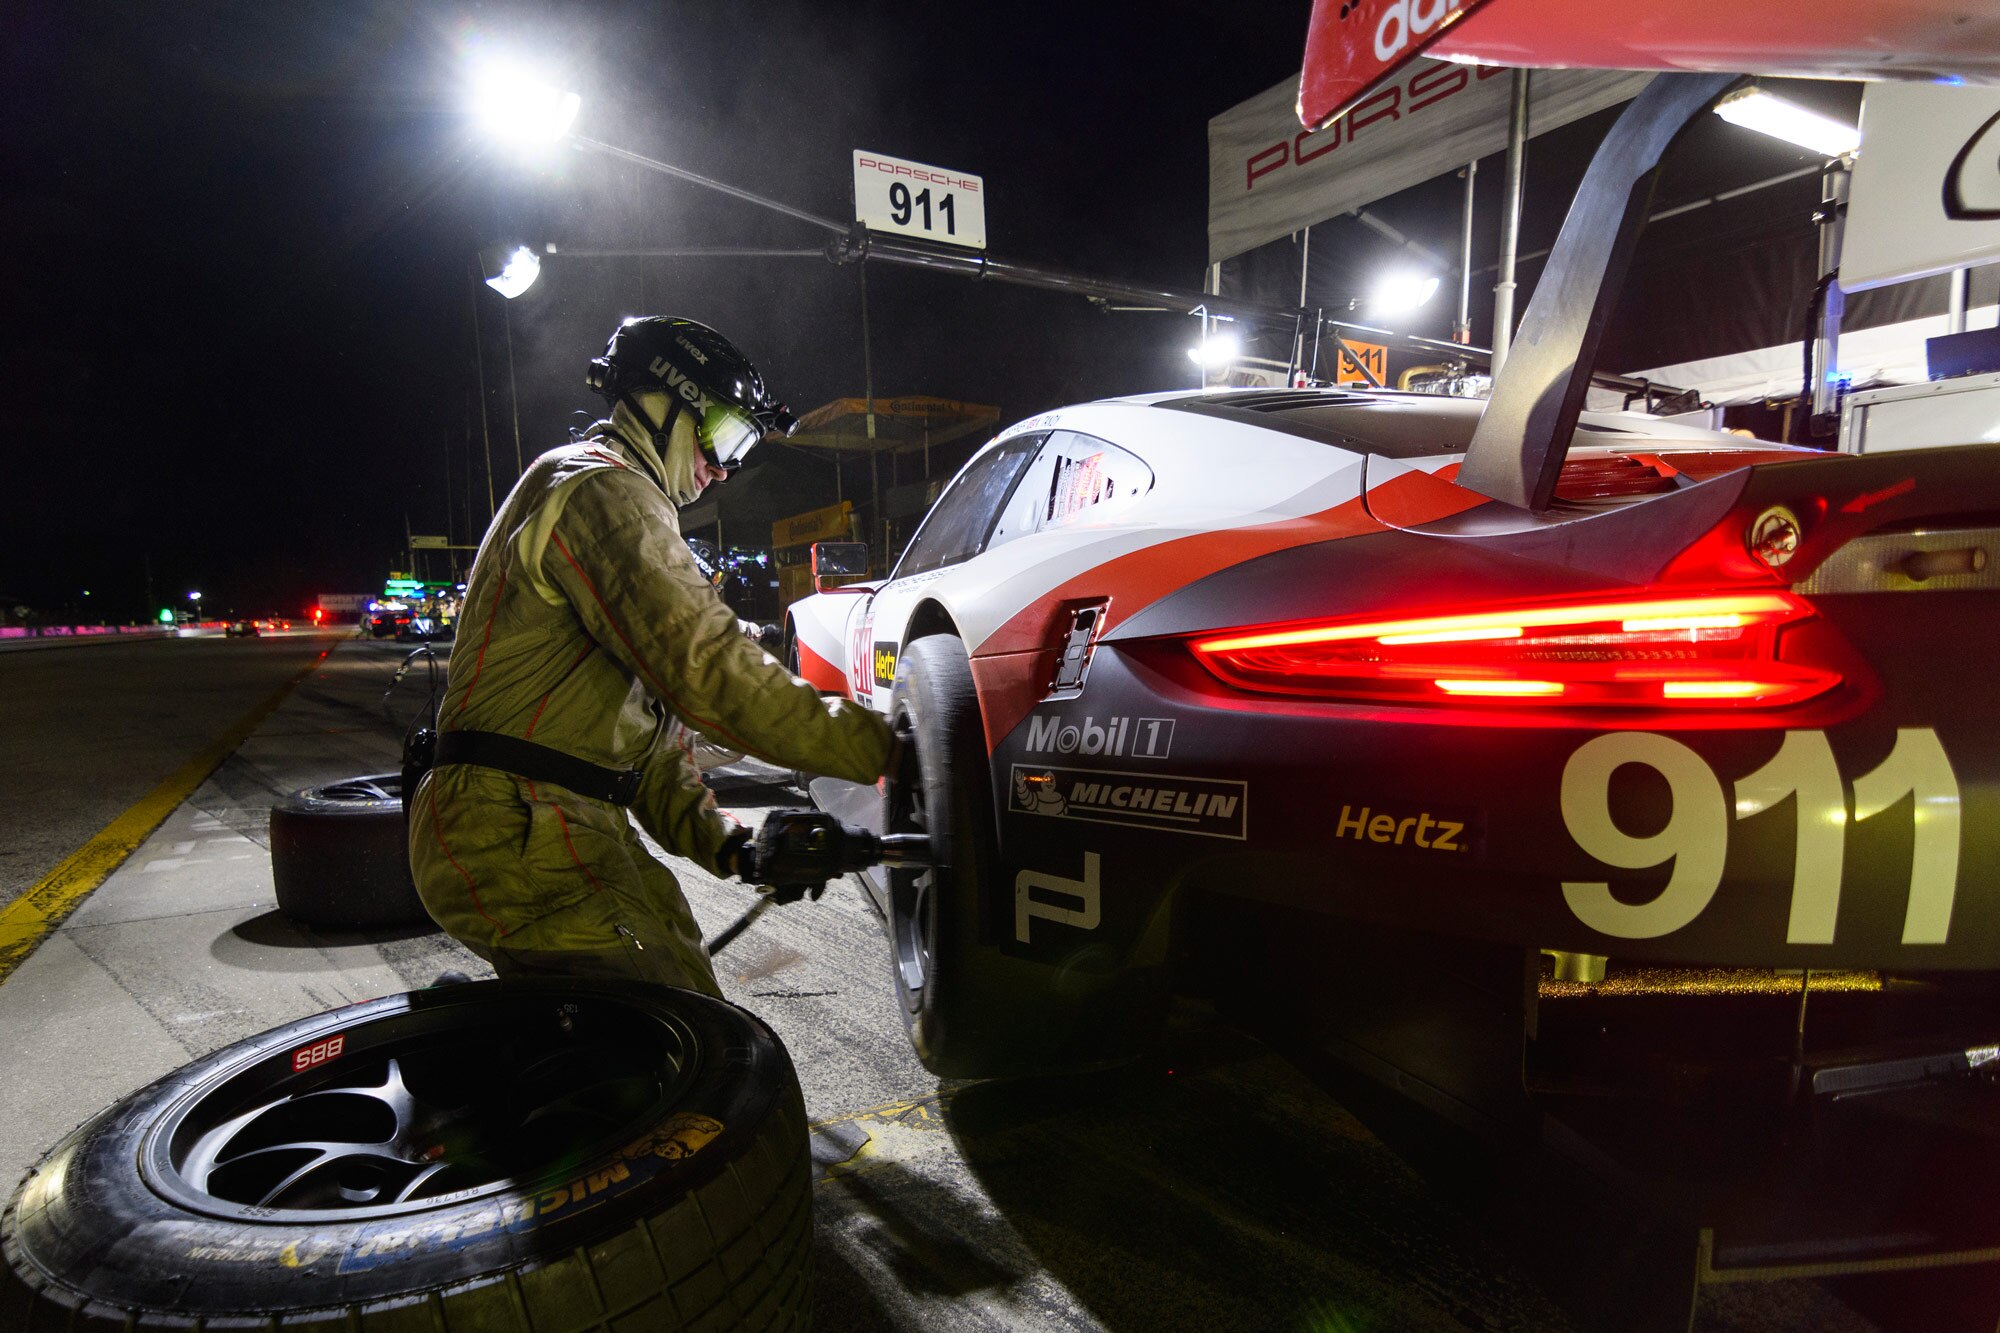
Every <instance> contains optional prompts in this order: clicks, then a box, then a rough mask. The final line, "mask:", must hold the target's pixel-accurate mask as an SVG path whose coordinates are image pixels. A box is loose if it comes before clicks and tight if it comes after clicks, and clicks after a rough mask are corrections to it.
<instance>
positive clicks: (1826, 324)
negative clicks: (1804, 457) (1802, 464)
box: [1807, 160, 1853, 434]
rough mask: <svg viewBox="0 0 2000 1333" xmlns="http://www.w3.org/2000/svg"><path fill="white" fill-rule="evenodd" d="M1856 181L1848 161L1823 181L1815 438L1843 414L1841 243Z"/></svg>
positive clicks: (1836, 164) (1830, 166) (1811, 426)
mask: <svg viewBox="0 0 2000 1333" xmlns="http://www.w3.org/2000/svg"><path fill="white" fill-rule="evenodd" d="M1852 179H1853V177H1852V173H1851V172H1850V171H1849V169H1848V164H1847V163H1846V162H1844V161H1839V160H1836V161H1833V162H1829V163H1827V166H1826V174H1825V175H1823V176H1822V177H1821V178H1820V187H1821V188H1820V205H1819V216H1818V218H1817V219H1816V221H1817V222H1818V223H1819V273H1820V283H1821V284H1822V286H1823V288H1824V290H1825V296H1824V297H1823V298H1822V299H1821V301H1820V314H1819V327H1818V328H1817V329H1815V330H1814V336H1813V345H1812V357H1811V366H1812V419H1811V420H1810V421H1809V422H1808V423H1807V428H1808V430H1809V432H1811V433H1812V434H1827V433H1831V430H1832V426H1833V422H1832V420H1831V418H1832V417H1833V416H1834V415H1835V414H1836V413H1838V412H1839V411H1840V386H1839V384H1837V383H1836V382H1835V378H1836V376H1838V375H1839V373H1840V321H1841V316H1842V315H1843V314H1844V313H1845V312H1846V307H1847V297H1846V295H1845V294H1844V293H1843V292H1842V291H1841V290H1840V250H1841V241H1842V239H1843V237H1844V236H1845V234H1846V231H1847V189H1848V185H1849V183H1850V182H1851V180H1852Z"/></svg>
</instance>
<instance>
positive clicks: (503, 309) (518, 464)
mask: <svg viewBox="0 0 2000 1333" xmlns="http://www.w3.org/2000/svg"><path fill="white" fill-rule="evenodd" d="M513 310H514V303H513V302H512V301H503V302H501V305H500V323H501V324H502V326H504V327H505V328H506V330H507V407H508V410H509V411H510V412H512V413H513V416H514V477H515V479H516V480H519V479H520V476H521V474H522V473H524V472H526V471H527V470H528V466H527V464H526V463H524V462H523V461H522V460H521V395H520V394H519V392H517V391H516V389H515V387H514V315H513ZM509 489H510V490H511V489H512V488H511V487H510V488H509Z"/></svg>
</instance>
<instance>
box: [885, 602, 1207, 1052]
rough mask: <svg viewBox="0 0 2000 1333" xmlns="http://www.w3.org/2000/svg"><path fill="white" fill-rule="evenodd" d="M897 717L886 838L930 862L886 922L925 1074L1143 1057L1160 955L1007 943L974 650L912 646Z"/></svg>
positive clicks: (1157, 1001) (1158, 992) (1003, 870)
mask: <svg viewBox="0 0 2000 1333" xmlns="http://www.w3.org/2000/svg"><path fill="white" fill-rule="evenodd" d="M889 712H890V725H891V726H893V727H894V728H895V729H896V731H897V732H898V734H899V735H901V736H902V737H903V739H904V745H903V752H902V761H901V767H900V770H899V771H898V772H897V773H896V774H894V775H893V776H892V778H891V780H890V782H889V783H888V784H887V796H886V800H887V806H886V809H885V810H884V812H883V813H884V816H885V818H884V827H885V828H886V829H887V831H889V832H891V833H924V834H928V835H929V837H930V842H931V855H932V862H933V864H932V865H931V866H930V867H929V868H926V869H923V870H891V871H889V872H888V874H889V880H888V883H889V892H888V895H887V904H886V908H887V910H886V913H885V916H886V920H885V925H886V926H887V928H888V932H889V941H890V952H891V962H892V967H891V973H892V976H893V982H894V985H895V987H896V994H897V997H898V998H899V999H900V1000H901V1001H902V1006H901V1007H902V1013H903V1023H904V1026H905V1027H906V1028H907V1029H908V1031H909V1034H910V1044H911V1045H912V1046H914V1047H915V1048H916V1052H917V1057H918V1058H919V1059H920V1060H922V1061H923V1062H924V1067H925V1068H927V1069H929V1070H930V1071H931V1072H932V1073H934V1074H938V1075H941V1076H943V1077H946V1078H1003V1077H1013V1076H1019V1075H1034V1074H1046V1073H1051V1072H1055V1071H1059V1070H1078V1069H1085V1068H1095V1067H1102V1066H1105V1065H1110V1064H1117V1063H1119V1062H1121V1061H1124V1060H1129V1059H1131V1058H1132V1057H1133V1056H1135V1055H1137V1054H1138V1053H1139V1052H1140V1051H1141V1050H1143V1049H1144V1048H1145V1047H1146V1045H1147V1044H1148V1043H1149V1042H1150V1041H1151V1040H1152V1039H1153V1037H1154V1036H1155V1035H1156V1034H1157V1033H1158V1031H1159V1029H1160V1027H1161V1025H1162V1023H1163V1022H1164V1019H1165V1014H1166V1008H1167V994H1168V992H1167V984H1168V980H1169V977H1168V969H1167V968H1166V967H1165V966H1164V965H1163V963H1164V952H1162V954H1161V957H1160V958H1159V959H1157V960H1152V961H1150V962H1149V963H1148V964H1146V965H1138V964H1134V963H1131V962H1127V963H1125V964H1123V965H1108V966H1107V965H1104V964H1102V963H1099V962H1097V961H1096V960H1094V959H1090V958H1088V957H1085V958H1082V959H1078V960H1073V961H1071V962H1070V963H1069V964H1067V965H1061V966H1052V965H1050V964H1049V963H1047V962H1042V961H1037V960H1035V959H1032V958H1025V957H1016V956H1012V955H1010V954H1008V953H1007V952H1006V951H1005V948H1004V946H1003V945H1002V944H1001V943H1000V941H1002V940H1004V939H1005V938H1006V932H1007V929H1008V926H1009V925H1010V924H1011V918H1010V917H1009V916H1008V915H1007V914H1008V913H1010V912H1011V908H1012V903H1013V895H1012V893H1011V892H1010V891H1009V890H1010V889H1011V887H1012V871H1013V869H1014V867H1012V866H1011V865H1009V864H1007V863H1004V862H1003V861H1002V859H1001V855H1000V831H999V827H998V823H997V820H998V817H999V816H998V810H997V807H996V805H995V803H994V799H993V785H992V784H993V778H992V774H993V768H992V758H991V756H990V755H989V753H988V751H987V748H986V729H985V723H984V720H983V718H982V717H981V714H980V710H979V697H978V692H977V690H976V688H975V686H974V682H973V677H972V665H971V661H970V660H969V658H968V657H967V655H966V650H965V645H964V644H963V643H962V642H960V641H959V639H958V638H957V637H955V636H953V635H949V634H936V635H931V636H928V637H925V638H920V639H917V640H914V641H913V642H911V643H910V644H909V645H908V646H907V647H906V648H904V650H903V652H902V654H901V655H900V657H899V658H898V660H897V664H896V685H895V691H894V693H893V694H892V695H891V697H890V705H889ZM987 914H991V915H987Z"/></svg>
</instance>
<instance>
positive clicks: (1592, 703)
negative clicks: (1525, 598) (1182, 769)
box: [1188, 591, 1841, 709]
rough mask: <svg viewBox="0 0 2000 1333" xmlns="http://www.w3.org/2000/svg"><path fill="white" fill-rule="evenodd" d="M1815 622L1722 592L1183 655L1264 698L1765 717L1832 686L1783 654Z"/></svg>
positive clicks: (1327, 631) (1827, 674)
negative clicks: (1741, 712) (1747, 711)
mask: <svg viewBox="0 0 2000 1333" xmlns="http://www.w3.org/2000/svg"><path fill="white" fill-rule="evenodd" d="M1813 614H1814V613H1813V610H1812V608H1811V607H1810V606H1808V605H1807V604H1806V603H1805V602H1803V601H1802V600H1800V599H1799V598H1797V597H1795V596H1793V595H1791V594H1790V593H1786V592H1776V591H1773V592H1718V593H1708V594H1702V595H1695V596H1688V595H1681V596H1663V597H1641V598H1621V599H1618V600H1615V601H1613V600H1603V601H1587V602H1547V603H1533V604H1526V605H1517V606H1506V607H1489V608H1483V609H1480V610H1476V611H1465V612H1455V613H1452V612H1448V613H1444V614H1437V615H1427V616H1420V617H1411V618H1407V619H1397V620H1365V621H1363V620H1358V621H1325V622H1319V623H1316V624H1306V625H1288V626H1284V627H1282V628H1272V629H1259V630H1253V631H1245V632H1240V633H1232V634H1226V635H1217V636H1213V637H1209V638H1204V639H1196V640H1192V641H1190V643H1189V645H1188V646H1189V648H1190V649H1191V650H1192V651H1193V653H1194V655H1195V658H1196V659H1197V660H1198V661H1200V662H1201V664H1202V665H1203V666H1205V667H1206V668H1208V670H1209V671H1210V672H1212V673H1213V674H1214V675H1215V676H1216V677H1217V678H1219V679H1221V680H1222V681H1224V682H1226V683H1228V684H1230V685H1234V686H1237V687H1238V688H1240V689H1246V690H1255V691H1258V692H1259V693H1265V694H1296V695H1317V696H1322V697H1334V698H1350V699H1357V700H1375V701H1385V702H1405V703H1450V702H1473V703H1477V702H1481V701H1492V702H1515V703H1525V704H1530V705H1552V706H1559V707H1572V706H1582V707H1627V708H1648V707H1659V708H1670V709H1688V708H1706V709H1713V708H1755V707H1765V708H1768V707H1775V706H1778V705H1782V704H1790V703H1797V702H1799V701H1800V700H1803V699H1808V698H1811V697H1813V696H1814V695H1817V694H1822V693H1824V692H1826V691H1827V690H1829V689H1832V688H1833V687H1834V686H1835V685H1837V684H1839V683H1840V679H1841V677H1840V673H1839V672H1838V671H1837V670H1834V669H1832V668H1831V667H1828V666H1822V665H1817V664H1814V663H1810V662H1799V661H1790V660H1782V659H1781V658H1780V655H1779V639H1780V633H1781V631H1782V629H1783V628H1784V627H1785V626H1787V625H1790V624H1793V623H1796V622H1798V621H1802V620H1805V619H1808V618H1810V617H1811V616H1812V615H1813Z"/></svg>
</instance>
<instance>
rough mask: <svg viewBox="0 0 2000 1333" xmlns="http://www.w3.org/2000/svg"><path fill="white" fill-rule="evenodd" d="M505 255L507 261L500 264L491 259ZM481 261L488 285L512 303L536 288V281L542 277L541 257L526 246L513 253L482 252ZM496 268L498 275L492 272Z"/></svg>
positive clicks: (519, 247) (515, 249)
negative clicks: (485, 271)
mask: <svg viewBox="0 0 2000 1333" xmlns="http://www.w3.org/2000/svg"><path fill="white" fill-rule="evenodd" d="M503 254H504V255H505V259H504V260H503V261H502V262H500V263H498V264H495V263H493V262H492V259H490V258H489V256H492V258H499V257H500V256H501V255H503ZM480 261H481V264H482V266H484V267H485V268H486V270H487V275H488V276H487V278H486V285H487V286H488V287H491V288H492V289H493V290H494V291H496V292H498V293H500V294H501V295H502V296H504V297H506V298H507V299H508V300H510V301H511V300H513V299H514V298H515V297H517V296H519V295H520V294H521V293H522V292H525V291H527V290H528V288H530V287H532V286H534V285H535V279H536V278H539V277H541V276H542V258H541V256H540V255H538V254H536V253H535V252H534V251H533V250H530V249H529V248H528V247H527V246H525V245H519V246H516V247H514V250H513V252H512V253H507V252H505V251H482V252H481V254H480ZM496 267H497V268H498V269H499V270H500V271H499V272H498V273H494V272H493V271H492V270H493V269H494V268H496Z"/></svg>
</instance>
